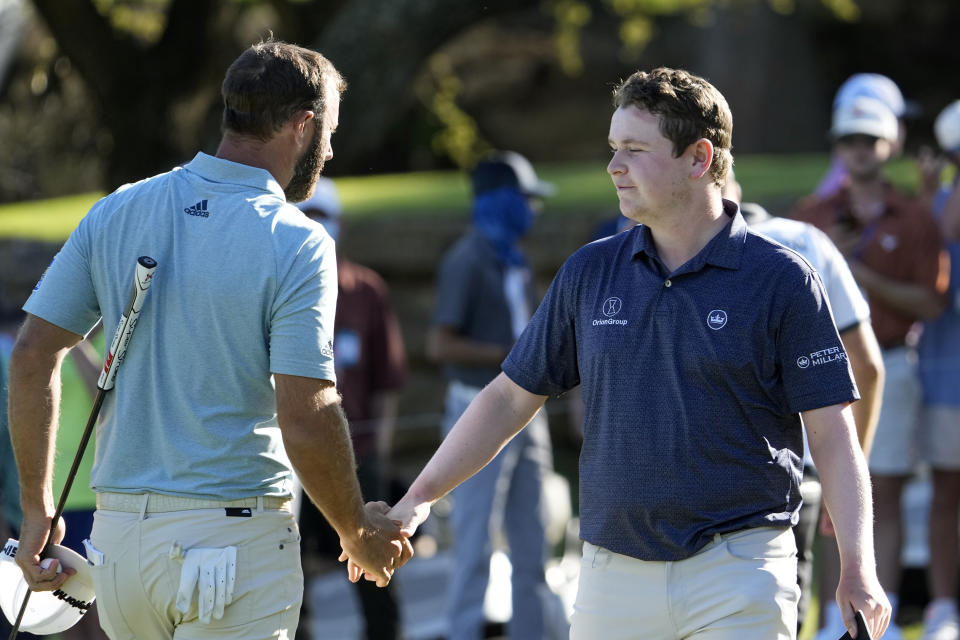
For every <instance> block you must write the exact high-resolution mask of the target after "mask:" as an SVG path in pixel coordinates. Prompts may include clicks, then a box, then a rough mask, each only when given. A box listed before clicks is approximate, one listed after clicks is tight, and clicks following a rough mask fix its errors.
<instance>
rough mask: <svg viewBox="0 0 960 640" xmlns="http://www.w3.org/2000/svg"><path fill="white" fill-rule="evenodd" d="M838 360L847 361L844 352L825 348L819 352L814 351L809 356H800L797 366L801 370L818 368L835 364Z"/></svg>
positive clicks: (838, 348) (839, 349) (834, 348)
mask: <svg viewBox="0 0 960 640" xmlns="http://www.w3.org/2000/svg"><path fill="white" fill-rule="evenodd" d="M838 360H842V361H844V362H845V361H846V360H847V354H846V352H845V351H843V349H841V348H840V347H827V348H826V349H821V350H820V351H814V352H812V353H810V354H809V355H802V356H800V357H799V358H797V366H798V367H799V368H801V369H807V368H809V367H819V366H821V365H825V364H829V363H831V362H837V361H838Z"/></svg>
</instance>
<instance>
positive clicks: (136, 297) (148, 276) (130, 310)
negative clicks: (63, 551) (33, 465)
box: [8, 256, 157, 640]
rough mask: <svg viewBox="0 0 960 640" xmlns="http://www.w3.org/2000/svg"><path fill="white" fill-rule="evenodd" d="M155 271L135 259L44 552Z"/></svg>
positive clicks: (22, 607)
mask: <svg viewBox="0 0 960 640" xmlns="http://www.w3.org/2000/svg"><path fill="white" fill-rule="evenodd" d="M156 268H157V261H156V260H154V259H153V258H149V257H147V256H140V257H139V258H138V259H137V266H136V270H135V271H134V276H133V290H132V291H131V292H130V299H129V301H128V302H127V309H126V311H124V313H123V315H122V316H120V324H119V325H117V331H116V333H115V334H114V336H113V342H112V343H111V344H110V349H109V351H107V355H106V357H105V358H104V365H103V371H102V372H101V373H100V379H99V380H98V381H97V397H96V398H95V399H94V401H93V407H92V408H91V410H90V417H89V418H88V419H87V426H86V427H85V428H84V430H83V435H82V436H81V437H80V445H79V446H78V447H77V454H76V455H75V456H74V457H73V464H72V465H70V472H69V473H68V474H67V479H66V481H65V482H64V485H63V491H62V492H61V493H60V500H59V501H58V502H57V509H56V511H55V512H54V514H53V520H52V521H51V522H50V531H49V532H48V533H47V541H46V542H45V543H44V545H43V548H44V549H46V548H47V547H48V546H49V545H50V543H51V542H52V541H53V536H54V533H55V532H56V530H57V524H58V523H59V522H60V516H61V515H62V514H63V508H64V506H65V505H66V503H67V497H68V496H69V495H70V488H71V487H72V486H73V480H74V478H76V476H77V470H78V469H79V468H80V462H81V461H82V460H83V454H84V451H86V448H87V443H88V442H89V441H90V434H91V433H93V426H94V425H95V424H96V423H97V417H98V416H99V415H100V407H101V406H103V399H104V396H105V395H106V392H107V391H109V390H110V389H112V388H113V386H114V382H115V381H116V379H117V369H118V368H119V367H120V363H121V362H123V358H124V356H125V355H126V351H127V345H129V344H130V337H131V336H132V335H133V330H134V329H135V328H136V326H137V319H138V318H139V317H140V310H141V309H142V308H143V302H144V299H145V297H146V295H147V289H149V288H150V284H151V282H152V281H153V272H154V270H156ZM31 593H33V590H32V589H27V592H26V593H25V594H24V596H23V603H21V605H20V612H19V613H18V614H17V620H16V622H15V623H14V625H13V629H12V630H11V631H10V636H9V638H8V640H14V639H15V638H16V637H17V634H18V633H19V632H20V623H21V622H22V621H23V614H24V613H25V612H26V610H27V603H29V602H30V594H31Z"/></svg>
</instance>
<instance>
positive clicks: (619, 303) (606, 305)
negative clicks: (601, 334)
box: [593, 296, 629, 327]
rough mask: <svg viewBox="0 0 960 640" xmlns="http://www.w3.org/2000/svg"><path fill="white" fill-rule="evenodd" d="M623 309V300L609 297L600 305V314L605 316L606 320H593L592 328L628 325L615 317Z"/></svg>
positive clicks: (623, 319)
mask: <svg viewBox="0 0 960 640" xmlns="http://www.w3.org/2000/svg"><path fill="white" fill-rule="evenodd" d="M622 309H623V300H621V299H620V298H618V297H616V296H611V297H609V298H607V299H606V300H604V301H603V304H601V305H600V313H601V314H603V315H604V316H606V319H604V320H599V319H594V321H593V326H595V327H597V326H602V325H611V324H615V325H621V326H623V325H626V324H628V323H629V321H628V320H626V319H625V318H616V317H615V316H617V315H619V313H620V311H621V310H622Z"/></svg>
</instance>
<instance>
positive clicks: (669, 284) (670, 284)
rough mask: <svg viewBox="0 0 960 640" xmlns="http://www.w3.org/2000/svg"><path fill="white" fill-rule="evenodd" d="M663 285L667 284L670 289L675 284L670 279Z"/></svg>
mask: <svg viewBox="0 0 960 640" xmlns="http://www.w3.org/2000/svg"><path fill="white" fill-rule="evenodd" d="M663 286H665V287H667V288H668V289H669V288H670V287H671V286H673V283H672V282H670V281H669V280H667V281H666V282H664V283H663Z"/></svg>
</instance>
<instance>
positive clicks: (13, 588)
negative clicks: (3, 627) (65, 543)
mask: <svg viewBox="0 0 960 640" xmlns="http://www.w3.org/2000/svg"><path fill="white" fill-rule="evenodd" d="M19 546H20V543H19V542H18V541H17V540H14V539H13V538H11V539H9V540H7V543H6V544H5V545H3V552H2V553H0V608H2V609H3V614H4V615H5V616H6V617H7V620H9V621H10V624H14V623H15V622H16V620H17V615H18V614H19V613H20V607H21V606H23V599H24V597H25V596H26V593H27V591H28V590H29V586H28V585H27V581H26V580H25V579H24V577H23V571H21V570H20V567H19V566H18V565H17V563H16V562H15V561H14V558H16V556H17V548H18V547H19ZM46 557H48V558H56V559H57V560H59V561H60V563H61V564H62V565H63V566H64V567H68V568H70V569H75V570H76V571H77V572H76V573H75V574H74V575H72V576H70V577H69V578H68V579H67V581H66V582H64V583H63V586H61V587H60V588H59V589H57V590H56V591H34V592H33V593H32V594H31V595H30V601H29V602H28V603H27V609H26V611H24V613H23V620H21V621H20V631H24V632H26V633H34V634H38V635H48V634H52V633H60V632H61V631H65V630H67V629H69V628H70V627H72V626H73V625H75V624H77V622H79V621H80V618H82V617H83V614H85V613H86V612H87V610H88V609H89V608H90V604H91V603H93V601H94V599H95V595H94V592H93V580H92V579H91V577H90V568H89V565H88V564H87V561H86V560H84V558H83V556H81V555H80V554H78V553H77V552H76V551H73V550H72V549H68V548H67V547H61V546H60V545H58V544H51V545H50V546H48V547H47V553H46Z"/></svg>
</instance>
